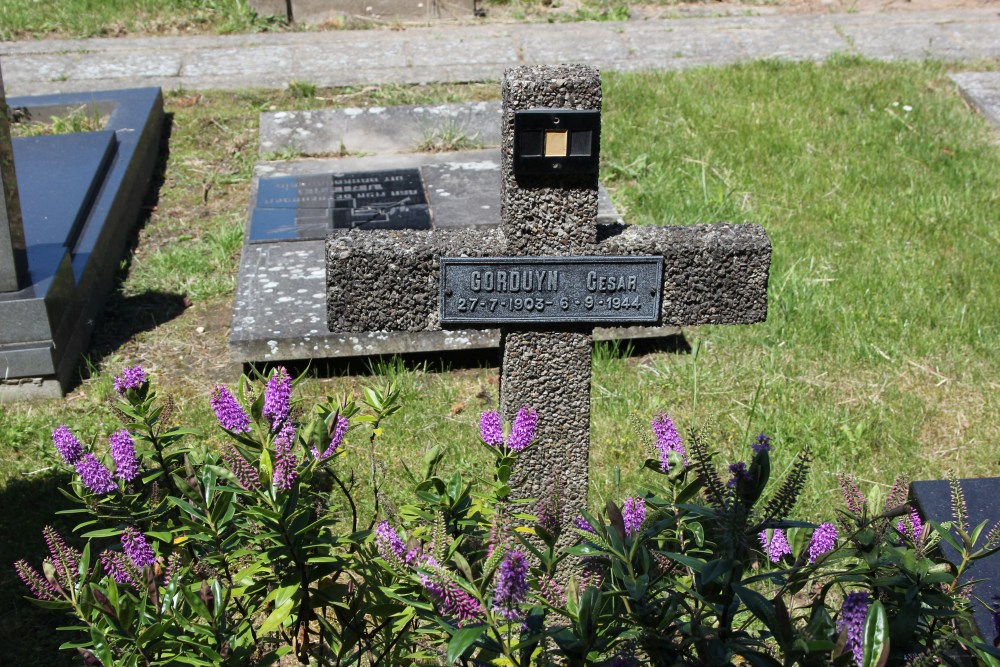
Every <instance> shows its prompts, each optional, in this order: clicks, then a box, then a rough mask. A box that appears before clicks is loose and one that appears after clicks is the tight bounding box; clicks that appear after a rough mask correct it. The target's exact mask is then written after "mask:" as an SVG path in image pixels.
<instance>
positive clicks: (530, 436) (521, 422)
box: [507, 407, 538, 452]
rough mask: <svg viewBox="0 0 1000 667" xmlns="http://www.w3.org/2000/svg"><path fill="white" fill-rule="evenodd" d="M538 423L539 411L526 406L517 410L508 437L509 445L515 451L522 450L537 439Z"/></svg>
mask: <svg viewBox="0 0 1000 667" xmlns="http://www.w3.org/2000/svg"><path fill="white" fill-rule="evenodd" d="M537 424H538V413H537V412H535V411H534V410H532V409H531V408H528V407H524V408H521V409H520V410H518V411H517V416H516V417H514V426H513V427H512V428H511V430H510V437H508V438H507V447H508V448H509V449H510V450H511V451H514V452H520V451H521V450H523V449H524V448H525V447H527V446H528V445H530V444H531V441H532V440H534V439H535V426H536V425H537Z"/></svg>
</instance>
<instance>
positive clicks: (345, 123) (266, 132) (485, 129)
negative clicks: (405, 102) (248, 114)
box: [260, 102, 500, 156]
mask: <svg viewBox="0 0 1000 667" xmlns="http://www.w3.org/2000/svg"><path fill="white" fill-rule="evenodd" d="M499 127H500V103H499V102H470V103H466V104H440V105H434V106H431V105H410V106H398V107H367V108H348V109H320V110H315V111H278V112H275V113H264V114H261V117H260V152H261V155H267V154H268V153H274V152H279V151H296V152H299V153H301V154H303V155H313V156H322V155H342V154H344V153H374V154H383V153H412V152H415V151H416V150H418V147H419V146H420V144H421V143H424V142H427V141H433V140H434V139H435V138H438V139H442V138H445V137H450V138H452V139H456V138H461V139H463V140H464V141H466V142H467V143H468V144H470V147H485V146H499V145H500V130H499Z"/></svg>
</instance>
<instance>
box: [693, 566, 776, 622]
mask: <svg viewBox="0 0 1000 667" xmlns="http://www.w3.org/2000/svg"><path fill="white" fill-rule="evenodd" d="M732 569H733V561H731V560H729V559H719V560H713V561H709V562H708V563H706V564H705V568H704V569H703V570H702V571H701V585H702V586H707V585H709V584H710V583H712V582H713V581H715V580H716V579H718V578H719V577H721V576H722V575H724V574H725V573H726V572H729V571H730V570H732ZM762 620H763V619H762Z"/></svg>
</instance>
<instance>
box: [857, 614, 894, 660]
mask: <svg viewBox="0 0 1000 667" xmlns="http://www.w3.org/2000/svg"><path fill="white" fill-rule="evenodd" d="M864 636H865V639H864V653H863V656H862V658H861V667H884V665H885V663H886V662H888V661H889V621H888V619H887V618H886V614H885V607H883V606H882V603H881V602H879V601H876V602H875V603H873V604H872V606H871V608H870V609H869V610H868V618H866V619H865V632H864Z"/></svg>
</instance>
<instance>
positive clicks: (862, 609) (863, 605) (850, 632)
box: [837, 591, 868, 667]
mask: <svg viewBox="0 0 1000 667" xmlns="http://www.w3.org/2000/svg"><path fill="white" fill-rule="evenodd" d="M867 618H868V593H866V592H864V591H861V592H855V593H849V594H848V596H847V597H846V598H844V605H843V606H842V607H841V608H840V618H838V619H837V632H843V631H844V629H845V628H846V629H847V644H846V645H845V646H844V651H845V652H846V651H850V652H851V653H853V654H854V662H856V663H857V664H858V665H859V667H860V665H861V662H862V660H863V659H864V641H865V636H864V631H865V620H866V619H867Z"/></svg>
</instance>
